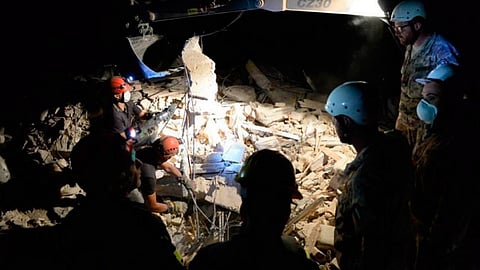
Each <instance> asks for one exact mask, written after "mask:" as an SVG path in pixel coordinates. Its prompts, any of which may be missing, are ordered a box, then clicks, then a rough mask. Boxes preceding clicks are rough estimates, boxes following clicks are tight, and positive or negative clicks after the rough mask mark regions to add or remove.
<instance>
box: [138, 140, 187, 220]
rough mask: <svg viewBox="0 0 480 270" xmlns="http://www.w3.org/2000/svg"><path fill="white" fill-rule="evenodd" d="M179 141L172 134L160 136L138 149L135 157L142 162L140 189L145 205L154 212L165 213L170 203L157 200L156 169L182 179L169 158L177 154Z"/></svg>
mask: <svg viewBox="0 0 480 270" xmlns="http://www.w3.org/2000/svg"><path fill="white" fill-rule="evenodd" d="M179 147H180V143H179V141H178V140H177V138H175V137H173V136H161V137H160V138H158V139H156V140H155V141H154V142H153V143H152V145H149V146H146V147H143V148H141V149H139V150H138V151H137V153H136V157H137V159H139V160H140V161H141V162H142V165H141V167H140V170H141V185H140V191H141V193H142V195H143V199H144V202H145V205H146V206H147V207H148V208H149V209H150V210H151V211H152V212H156V213H165V212H168V211H169V210H171V207H172V205H168V204H166V203H163V202H159V201H157V194H156V192H155V191H156V190H155V186H156V183H157V177H156V173H155V172H156V171H157V170H158V169H162V170H164V171H165V172H166V173H167V174H169V175H171V176H174V177H175V178H177V179H179V180H183V179H182V173H181V172H180V170H179V169H178V168H177V167H175V165H174V164H172V163H171V162H170V161H169V160H170V159H171V158H172V157H174V156H175V155H176V154H178V151H179Z"/></svg>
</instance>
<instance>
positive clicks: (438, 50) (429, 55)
mask: <svg viewBox="0 0 480 270" xmlns="http://www.w3.org/2000/svg"><path fill="white" fill-rule="evenodd" d="M445 63H453V64H456V65H459V53H458V51H457V49H456V48H455V47H454V46H453V45H452V44H451V43H450V42H448V41H447V40H446V39H445V38H444V37H443V36H441V35H439V34H437V33H433V34H432V35H431V36H430V38H429V39H428V40H427V42H426V43H425V44H424V46H423V47H422V48H420V49H419V51H418V52H417V53H416V54H413V53H412V45H409V46H407V48H406V51H405V58H404V61H403V65H402V68H401V85H400V87H401V94H400V103H399V116H398V119H397V121H398V122H400V123H401V124H402V125H404V126H408V127H412V128H419V127H421V125H422V121H421V120H420V119H419V118H418V116H417V112H416V108H417V104H418V102H419V101H420V99H421V98H422V88H423V86H422V85H421V84H419V83H417V82H416V81H415V79H418V78H425V77H426V76H427V75H428V73H429V72H430V71H431V70H433V69H434V68H435V67H436V66H437V65H439V64H445Z"/></svg>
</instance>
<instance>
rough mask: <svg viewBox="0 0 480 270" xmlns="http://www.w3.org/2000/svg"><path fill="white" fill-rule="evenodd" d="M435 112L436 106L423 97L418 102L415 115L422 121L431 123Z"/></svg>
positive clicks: (435, 115) (435, 114)
mask: <svg viewBox="0 0 480 270" xmlns="http://www.w3.org/2000/svg"><path fill="white" fill-rule="evenodd" d="M437 112H438V110H437V107H436V106H435V105H433V104H430V103H429V102H428V101H426V100H425V99H423V98H422V99H421V100H420V102H418V105H417V115H418V118H420V119H421V120H422V121H423V122H425V123H427V124H432V123H433V120H435V118H436V117H437Z"/></svg>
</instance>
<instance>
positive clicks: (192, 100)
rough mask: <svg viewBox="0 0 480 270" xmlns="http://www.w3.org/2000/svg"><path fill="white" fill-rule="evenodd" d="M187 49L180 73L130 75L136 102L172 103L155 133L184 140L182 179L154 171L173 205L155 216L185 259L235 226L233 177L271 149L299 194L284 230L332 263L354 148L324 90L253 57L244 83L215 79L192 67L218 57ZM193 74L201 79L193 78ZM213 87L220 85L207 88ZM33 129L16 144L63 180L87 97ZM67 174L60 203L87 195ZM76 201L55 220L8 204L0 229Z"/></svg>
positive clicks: (44, 221) (37, 219) (83, 125)
mask: <svg viewBox="0 0 480 270" xmlns="http://www.w3.org/2000/svg"><path fill="white" fill-rule="evenodd" d="M193 42H195V41H193ZM188 49H189V50H194V51H195V50H196V52H192V51H190V52H188V53H186V52H184V54H183V57H194V58H195V59H196V61H188V60H186V59H184V63H185V72H184V73H183V74H177V75H173V76H170V77H168V78H165V79H164V80H160V81H157V82H149V81H134V83H133V85H134V86H135V88H134V90H133V95H132V99H133V100H134V101H136V103H137V104H138V106H141V107H143V108H146V109H148V110H149V111H151V112H153V113H155V112H161V111H163V110H164V109H165V108H167V107H168V106H169V105H170V104H172V103H175V104H177V107H176V109H175V111H174V113H173V115H172V117H171V118H169V119H167V121H163V122H160V123H158V126H157V127H156V130H155V131H154V132H156V134H167V135H172V136H175V137H177V138H179V139H181V140H180V141H181V150H180V153H179V154H178V155H177V156H176V157H174V159H173V160H172V162H174V163H175V164H176V165H177V166H178V167H179V168H181V169H182V171H183V173H184V175H185V179H184V182H178V181H170V182H169V181H166V182H165V181H163V180H160V179H162V178H161V177H162V176H164V172H162V171H159V172H158V175H157V176H158V178H159V181H158V182H157V194H158V195H159V196H161V197H162V198H165V199H166V200H171V201H172V202H173V203H174V205H175V207H174V208H175V209H174V211H173V212H170V213H167V214H162V215H161V216H162V218H163V219H164V221H165V223H166V224H167V227H168V230H169V232H170V233H171V235H172V239H173V241H174V243H175V245H176V246H177V247H178V249H179V251H180V252H181V253H182V254H183V256H184V259H185V261H186V262H188V260H189V259H191V258H192V257H193V256H194V255H195V252H196V251H197V250H198V248H200V247H201V246H202V245H205V244H207V243H209V242H214V241H223V240H226V239H228V237H229V235H231V234H232V233H235V230H236V229H237V228H238V225H239V218H238V212H239V207H240V203H241V201H240V196H239V188H238V184H236V182H235V181H234V178H235V176H236V173H237V172H238V171H239V169H240V167H241V165H242V162H243V160H244V158H245V157H246V156H247V155H249V154H250V153H252V152H253V151H256V150H259V149H263V148H270V149H276V150H279V151H281V152H282V153H284V154H285V155H286V156H288V157H289V159H290V160H291V161H292V163H293V165H294V167H295V169H296V171H297V175H296V178H297V183H298V185H299V189H300V191H301V192H302V194H303V197H304V198H303V199H302V200H298V201H295V202H294V204H293V205H292V216H291V219H290V221H289V223H288V224H287V226H286V228H285V234H288V235H293V236H295V237H296V238H297V239H298V240H300V242H301V243H302V244H303V245H304V247H305V249H306V251H307V252H308V254H310V256H311V257H312V258H313V259H314V260H316V261H317V262H318V263H319V264H326V263H330V262H331V261H332V260H333V259H334V255H333V254H332V252H333V247H332V245H333V228H334V213H335V207H336V195H337V193H336V192H337V191H336V189H337V187H338V181H337V180H338V176H340V175H341V172H342V170H343V168H344V167H345V165H346V164H347V163H348V162H350V161H351V160H352V159H353V157H354V155H355V152H354V149H353V148H352V147H350V146H348V145H344V144H342V143H341V142H340V141H339V140H338V139H337V137H336V135H335V133H334V132H335V130H334V127H333V126H332V124H331V118H330V116H328V115H327V114H325V113H324V112H323V111H322V109H323V107H324V103H323V102H324V100H325V96H324V95H322V94H319V93H315V92H313V91H311V90H310V89H308V88H303V86H298V85H295V84H289V83H288V82H285V81H277V80H275V79H272V78H271V77H268V74H267V75H265V74H264V73H262V71H261V68H259V67H257V66H256V65H255V63H254V62H253V61H252V60H249V61H248V62H247V63H246V64H245V70H246V71H247V72H248V73H249V74H250V78H251V80H250V81H249V82H247V83H245V84H230V85H218V86H217V85H213V86H212V80H211V79H210V80H203V81H202V80H201V79H199V78H200V76H196V75H194V74H197V75H198V72H200V73H201V74H203V76H208V73H210V74H212V75H213V76H215V66H214V63H213V64H212V63H211V62H210V61H208V60H209V59H208V57H204V56H203V55H202V54H201V51H198V50H199V48H198V47H196V46H186V49H185V50H188ZM202 63H203V64H202ZM191 65H195V67H192V66H191ZM202 65H203V66H202ZM205 66H207V68H205ZM202 68H203V69H202ZM206 73H207V74H206ZM195 78H197V79H196V80H197V81H195V82H192V81H191V80H192V79H195ZM215 80H216V81H219V80H218V79H217V78H216V77H215ZM202 83H206V84H207V85H208V87H206V88H205V87H203V86H202ZM192 88H194V89H192ZM205 89H206V90H205ZM212 89H216V91H217V92H215V93H213V94H212V92H211V91H212ZM204 90H205V91H204ZM33 126H35V127H37V128H31V129H30V130H29V134H28V136H27V137H26V138H25V141H24V144H23V145H24V147H23V148H22V149H21V150H22V151H24V152H26V154H27V155H28V156H30V157H31V158H32V159H33V160H35V163H37V164H38V165H39V166H42V167H45V168H48V170H49V171H50V172H51V173H52V174H55V173H57V174H61V175H63V177H67V178H68V174H65V173H64V172H65V171H67V170H68V168H69V152H70V151H71V149H72V147H73V146H74V145H75V143H76V142H78V141H79V140H80V138H82V137H83V136H85V135H86V134H88V132H89V126H90V123H89V118H88V110H87V109H86V107H85V106H84V104H83V103H82V102H78V103H72V104H67V105H65V107H61V108H60V107H59V108H53V109H50V110H47V111H45V112H44V113H43V114H42V116H41V117H40V123H37V124H35V125H33ZM39 127H41V128H39ZM149 132H150V131H149ZM12 176H13V177H12V178H15V175H12ZM63 180H64V181H63V182H62V183H63V184H62V185H61V186H58V190H57V192H58V193H57V194H58V198H59V200H75V197H76V196H83V195H84V194H82V190H81V188H80V187H78V185H76V183H75V181H74V179H63ZM10 181H14V180H10ZM65 183H67V184H65ZM72 207H74V206H71V205H69V206H64V207H62V206H60V205H57V206H55V207H53V208H52V211H54V212H55V216H56V217H57V219H54V220H48V216H49V215H47V214H44V212H42V211H43V210H42V209H31V210H29V211H30V212H23V213H22V212H21V211H19V210H18V209H14V210H9V211H5V212H2V213H0V214H1V219H0V229H2V230H8V229H10V228H12V226H22V227H36V226H54V225H55V224H56V223H59V222H61V218H62V217H64V216H65V215H66V214H67V213H68V211H69V210H71V209H72ZM53 209H54V210H53ZM266 211H268V210H266ZM32 212H39V214H37V215H32V214H31V213H32Z"/></svg>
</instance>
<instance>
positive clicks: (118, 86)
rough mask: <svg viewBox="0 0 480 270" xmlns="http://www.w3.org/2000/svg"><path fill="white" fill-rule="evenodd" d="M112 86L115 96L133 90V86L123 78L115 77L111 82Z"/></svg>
mask: <svg viewBox="0 0 480 270" xmlns="http://www.w3.org/2000/svg"><path fill="white" fill-rule="evenodd" d="M110 86H111V87H112V92H113V93H114V94H122V93H125V92H127V91H130V90H132V86H131V85H130V84H129V83H128V82H126V81H125V79H123V78H122V77H121V76H114V77H112V79H111V80H110Z"/></svg>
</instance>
